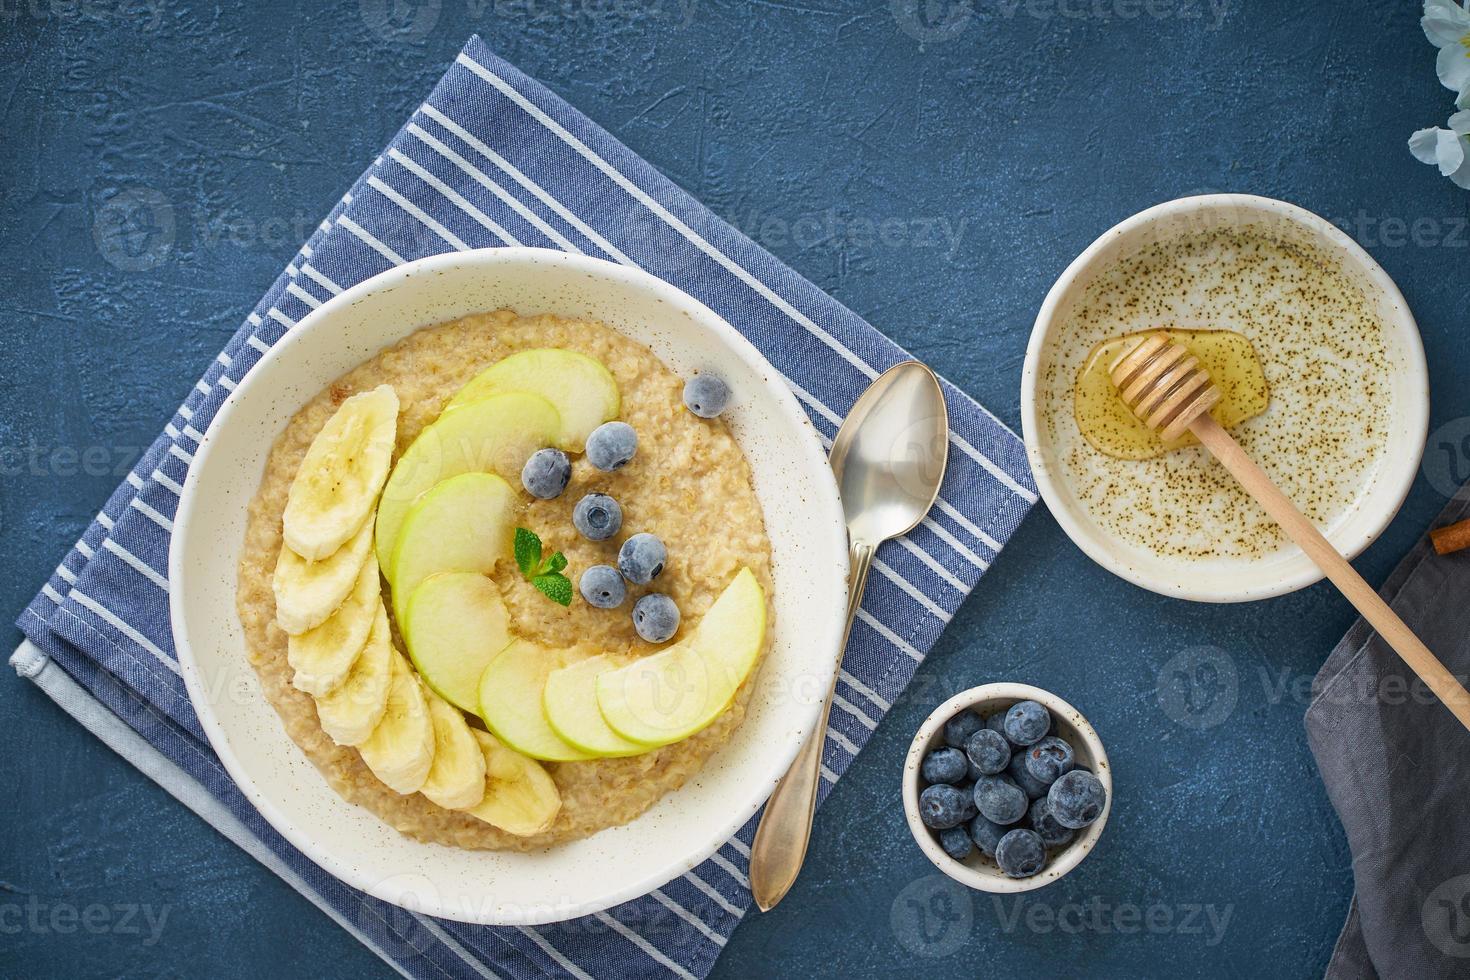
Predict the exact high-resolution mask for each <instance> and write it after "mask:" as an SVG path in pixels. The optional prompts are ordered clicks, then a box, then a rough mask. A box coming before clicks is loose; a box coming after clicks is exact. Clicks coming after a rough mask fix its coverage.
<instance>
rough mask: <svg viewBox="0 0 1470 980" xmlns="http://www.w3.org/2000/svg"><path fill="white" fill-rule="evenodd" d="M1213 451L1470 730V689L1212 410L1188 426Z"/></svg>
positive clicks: (1231, 473)
mask: <svg viewBox="0 0 1470 980" xmlns="http://www.w3.org/2000/svg"><path fill="white" fill-rule="evenodd" d="M1189 428H1190V430H1191V431H1192V432H1193V433H1194V434H1195V435H1196V436H1198V437H1199V441H1200V442H1202V443H1204V444H1205V447H1206V448H1207V449H1209V450H1210V452H1212V453H1214V454H1215V458H1216V459H1218V460H1219V461H1220V462H1221V463H1222V464H1224V466H1225V468H1226V469H1227V470H1229V471H1230V475H1231V476H1233V477H1235V479H1236V480H1238V481H1239V482H1240V485H1241V486H1242V487H1244V488H1245V489H1246V491H1247V492H1248V493H1249V494H1250V495H1251V496H1252V497H1255V498H1256V501H1257V502H1258V503H1260V505H1261V506H1262V507H1263V508H1265V510H1266V513H1267V514H1269V515H1270V516H1271V518H1272V519H1273V520H1274V521H1276V523H1277V524H1280V525H1281V529H1282V530H1283V531H1285V532H1286V534H1287V536H1288V537H1290V538H1291V540H1293V541H1295V542H1296V543H1297V545H1299V546H1300V547H1301V549H1302V550H1303V551H1305V552H1306V553H1307V557H1308V558H1310V559H1312V561H1313V562H1314V563H1315V564H1316V566H1317V567H1318V568H1320V569H1322V571H1323V572H1324V573H1325V574H1326V575H1327V577H1328V578H1329V579H1331V580H1332V584H1333V585H1335V586H1337V588H1338V591H1340V592H1341V593H1342V594H1343V596H1344V598H1346V599H1347V601H1348V602H1351V603H1352V604H1353V606H1354V607H1356V608H1357V610H1358V612H1360V613H1362V614H1363V618H1364V619H1366V620H1367V621H1368V622H1369V623H1370V624H1372V626H1373V628H1374V629H1375V630H1377V631H1378V635H1379V636H1381V637H1383V640H1384V642H1386V643H1387V644H1388V645H1389V646H1390V647H1392V648H1393V650H1394V652H1395V653H1397V654H1398V655H1399V656H1400V657H1401V658H1403V661H1404V663H1406V664H1408V665H1409V668H1410V669H1411V670H1413V671H1414V673H1416V674H1418V675H1419V677H1420V679H1421V680H1423V681H1424V683H1425V684H1427V685H1428V686H1429V689H1430V690H1431V691H1433V692H1434V694H1435V696H1436V697H1438V698H1439V700H1440V701H1441V702H1443V704H1444V706H1445V707H1446V708H1449V709H1450V711H1451V712H1453V713H1454V716H1455V717H1456V718H1458V719H1459V720H1460V724H1462V725H1464V726H1465V727H1466V728H1467V729H1470V693H1467V692H1466V690H1465V688H1464V686H1463V685H1462V684H1461V683H1460V682H1459V680H1458V679H1456V677H1455V675H1454V674H1452V673H1450V672H1449V670H1448V669H1447V668H1446V667H1445V665H1444V664H1442V663H1440V661H1439V658H1437V657H1436V656H1435V655H1434V654H1433V653H1431V652H1430V651H1429V648H1428V647H1426V646H1425V645H1424V644H1423V642H1422V641H1420V639H1419V637H1417V636H1415V635H1414V631H1413V630H1411V629H1409V627H1408V625H1407V624H1405V623H1404V621H1403V620H1402V619H1400V618H1399V617H1398V614H1396V613H1395V612H1394V611H1393V610H1392V609H1391V608H1389V605H1388V603H1386V602H1384V601H1383V598H1382V597H1381V596H1380V595H1379V594H1378V593H1377V592H1376V591H1374V589H1373V587H1372V586H1370V585H1369V584H1368V583H1367V582H1365V581H1363V577H1362V576H1361V575H1359V574H1358V573H1357V571H1356V570H1355V569H1354V568H1353V566H1352V565H1350V564H1348V560H1347V559H1346V558H1344V557H1343V556H1342V555H1340V554H1338V553H1337V549H1336V548H1334V547H1333V546H1332V543H1331V542H1329V541H1328V540H1327V539H1326V538H1324V537H1323V536H1322V532H1321V531H1318V530H1317V528H1316V526H1315V525H1314V524H1313V523H1312V522H1311V521H1309V520H1307V519H1306V517H1305V516H1303V515H1302V512H1301V511H1299V510H1297V508H1296V504H1293V503H1292V502H1291V498H1289V497H1287V496H1286V494H1284V493H1282V492H1281V490H1280V488H1278V487H1277V486H1276V484H1274V483H1272V482H1271V478H1270V477H1269V476H1267V475H1266V474H1265V472H1264V471H1263V470H1262V469H1261V468H1260V467H1259V466H1257V465H1256V463H1255V460H1253V459H1251V458H1250V457H1249V456H1247V455H1246V454H1245V450H1243V449H1241V448H1240V444H1239V443H1237V442H1236V441H1235V439H1234V438H1232V437H1231V435H1230V433H1229V432H1226V431H1225V430H1224V429H1223V428H1221V427H1220V423H1219V422H1216V421H1215V419H1214V418H1213V417H1212V416H1211V415H1209V414H1208V413H1206V414H1204V415H1201V416H1200V417H1199V418H1197V419H1195V421H1194V422H1192V423H1191V424H1190V426H1189Z"/></svg>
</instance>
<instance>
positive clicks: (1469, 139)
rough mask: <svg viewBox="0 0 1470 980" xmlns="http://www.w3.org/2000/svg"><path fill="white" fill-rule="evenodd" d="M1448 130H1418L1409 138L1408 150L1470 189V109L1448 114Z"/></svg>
mask: <svg viewBox="0 0 1470 980" xmlns="http://www.w3.org/2000/svg"><path fill="white" fill-rule="evenodd" d="M1448 125H1449V127H1450V128H1449V129H1440V128H1438V127H1436V128H1434V129H1421V130H1419V132H1417V133H1415V134H1414V135H1413V136H1410V137H1409V152H1410V153H1413V154H1414V157H1415V158H1416V159H1418V160H1419V161H1420V162H1421V163H1428V164H1433V165H1435V166H1437V167H1439V172H1440V173H1441V174H1443V175H1444V176H1446V177H1448V178H1449V179H1450V180H1452V181H1454V182H1455V183H1456V184H1458V185H1459V186H1461V187H1464V188H1466V189H1467V190H1470V109H1462V110H1460V111H1459V112H1457V113H1455V114H1454V115H1453V116H1450V120H1449V123H1448Z"/></svg>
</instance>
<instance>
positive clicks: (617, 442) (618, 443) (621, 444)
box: [587, 422, 638, 473]
mask: <svg viewBox="0 0 1470 980" xmlns="http://www.w3.org/2000/svg"><path fill="white" fill-rule="evenodd" d="M637 451H638V433H636V432H634V431H633V427H632V426H631V425H629V424H628V423H627V422H604V423H602V424H601V425H599V426H598V427H597V428H595V429H593V430H592V434H591V435H590V436H588V437H587V462H589V463H591V464H592V465H593V466H595V467H597V468H598V469H600V470H603V471H604V472H608V473H611V472H612V471H613V470H620V469H622V468H623V467H624V466H627V465H628V460H630V459H632V458H633V454H634V453H636V452H637Z"/></svg>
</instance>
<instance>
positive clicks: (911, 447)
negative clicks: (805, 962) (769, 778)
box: [750, 361, 949, 912]
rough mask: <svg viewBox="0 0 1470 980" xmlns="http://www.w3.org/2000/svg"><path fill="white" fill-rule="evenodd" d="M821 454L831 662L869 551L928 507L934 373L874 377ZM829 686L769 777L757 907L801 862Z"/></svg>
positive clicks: (942, 453) (941, 419)
mask: <svg viewBox="0 0 1470 980" xmlns="http://www.w3.org/2000/svg"><path fill="white" fill-rule="evenodd" d="M829 459H830V461H831V465H832V472H833V474H834V475H835V476H836V477H837V487H838V489H839V491H840V492H841V494H842V513H843V516H844V517H845V518H846V520H847V538H848V546H849V547H850V548H851V550H852V570H851V573H850V580H849V583H848V594H847V626H846V627H845V628H844V629H843V631H842V644H841V645H840V646H839V647H838V648H837V663H838V666H839V667H840V666H841V664H842V653H843V651H844V650H846V649H847V638H848V635H849V634H850V633H851V632H852V621H853V618H854V617H855V616H857V611H858V606H859V605H861V604H862V601H863V585H864V584H865V583H866V582H867V580H868V569H869V567H871V565H872V563H873V552H875V551H877V550H878V545H879V544H881V543H883V542H884V541H887V540H888V539H889V538H896V537H900V536H901V535H904V534H907V533H909V532H910V531H912V530H913V529H914V528H915V527H916V526H917V525H918V523H919V521H921V520H923V519H924V515H925V514H927V513H928V512H929V508H930V507H931V506H933V504H934V500H935V498H936V497H938V496H939V485H940V484H941V483H942V482H943V481H944V467H945V463H946V462H947V461H948V459H949V413H948V410H947V409H946V408H945V404H944V391H943V389H941V388H940V386H939V379H938V378H936V377H935V376H934V372H933V371H931V370H929V369H928V368H927V367H925V366H924V365H922V364H920V363H919V362H918V361H904V362H903V363H901V364H895V365H894V366H893V367H891V368H889V369H888V370H887V371H884V372H883V373H882V374H881V375H879V376H878V378H877V379H876V380H874V382H873V383H872V384H871V385H869V386H868V390H867V391H865V392H863V393H862V395H860V396H859V397H858V400H857V402H856V403H854V404H853V406H852V411H850V412H848V413H847V418H846V419H844V420H843V423H842V426H841V428H839V429H838V430H837V438H836V439H834V440H832V453H831V455H830V456H829ZM836 689H837V671H836V670H834V671H833V672H832V685H831V687H829V688H828V690H827V699H826V700H825V701H823V702H822V713H821V718H820V720H819V721H818V722H817V727H816V728H815V729H814V730H813V731H812V734H811V735H810V736H808V737H807V740H806V742H805V744H803V745H802V747H801V751H799V752H798V753H797V755H796V761H795V762H793V763H792V764H791V768H790V769H788V770H787V771H786V775H785V776H783V777H781V781H780V782H779V783H777V784H776V792H775V793H773V794H772V795H771V798H770V800H769V801H767V802H766V812H765V813H764V814H763V815H762V816H761V823H760V827H759V828H758V829H757V830H756V832H755V842H754V844H752V845H751V848H750V891H751V894H752V895H754V896H755V903H756V904H757V905H759V906H760V908H761V911H762V912H766V911H769V910H770V909H772V908H773V907H775V905H776V903H777V902H779V901H781V899H782V898H784V897H786V892H787V891H789V890H790V889H791V886H792V884H794V883H795V882H796V876H797V875H798V874H799V873H800V872H801V865H802V862H803V861H805V860H806V847H807V843H808V842H809V841H810V840H811V835H812V817H813V815H814V814H815V813H816V807H817V787H818V786H819V785H821V781H822V746H823V744H825V742H826V741H827V714H828V712H829V711H830V710H831V708H832V694H833V692H835V691H836Z"/></svg>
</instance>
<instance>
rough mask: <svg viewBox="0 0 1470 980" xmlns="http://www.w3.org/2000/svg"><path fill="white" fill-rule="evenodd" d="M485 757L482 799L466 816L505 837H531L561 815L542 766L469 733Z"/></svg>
mask: <svg viewBox="0 0 1470 980" xmlns="http://www.w3.org/2000/svg"><path fill="white" fill-rule="evenodd" d="M470 733H471V734H472V735H474V736H475V740H476V741H478V742H479V743H480V750H481V751H482V752H484V754H485V798H484V799H483V800H481V801H480V803H479V805H478V806H475V807H471V808H470V809H468V810H466V811H465V812H467V813H469V814H470V815H471V816H475V817H479V818H480V819H481V820H483V821H485V822H486V823H488V824H489V825H490V826H492V827H499V828H500V829H501V830H503V831H505V832H506V833H507V834H515V835H516V836H517V837H531V836H533V835H535V834H539V833H541V832H542V831H544V830H546V829H547V828H548V827H550V826H551V824H552V821H554V820H555V819H556V815H557V813H559V812H560V811H561V793H560V792H558V790H557V788H556V783H554V782H552V781H551V777H550V776H549V775H547V773H546V770H545V769H543V768H542V767H541V763H539V762H537V761H536V760H535V759H528V758H526V757H525V756H523V755H521V754H520V753H519V752H514V751H512V750H510V749H508V748H506V747H505V746H504V745H502V744H501V743H500V740H499V739H497V738H496V737H495V736H494V735H491V734H489V733H488V732H482V731H480V730H479V729H478V728H472V729H470Z"/></svg>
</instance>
